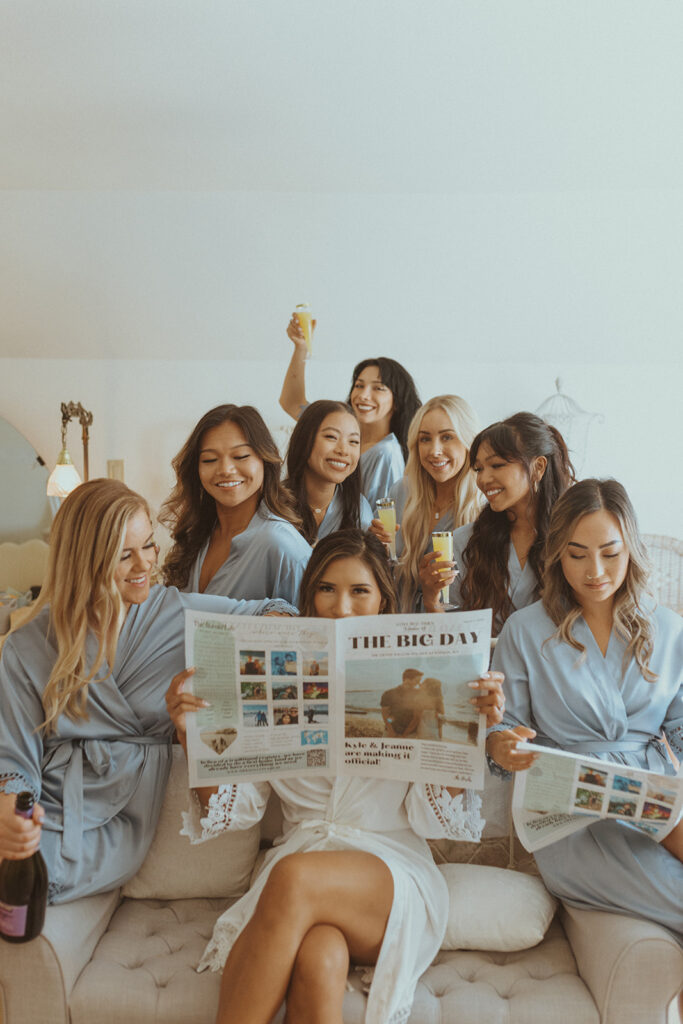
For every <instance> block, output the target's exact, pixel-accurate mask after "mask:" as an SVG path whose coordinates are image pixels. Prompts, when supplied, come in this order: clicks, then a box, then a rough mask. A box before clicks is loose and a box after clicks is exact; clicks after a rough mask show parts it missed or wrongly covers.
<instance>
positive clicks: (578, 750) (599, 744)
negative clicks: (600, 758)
mask: <svg viewBox="0 0 683 1024" xmlns="http://www.w3.org/2000/svg"><path fill="white" fill-rule="evenodd" d="M650 744H652V745H653V746H655V747H657V749H658V750H659V751H660V753H661V752H663V749H664V746H663V744H662V741H661V740H660V738H659V737H658V736H649V737H648V738H647V739H643V740H584V741H583V742H582V743H563V744H562V747H561V748H560V749H561V750H566V751H567V753H568V754H619V753H626V752H627V751H634V750H645V749H646V748H647V747H649V746H650Z"/></svg>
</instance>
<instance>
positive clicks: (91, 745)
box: [46, 734, 171, 861]
mask: <svg viewBox="0 0 683 1024" xmlns="http://www.w3.org/2000/svg"><path fill="white" fill-rule="evenodd" d="M112 743H136V744H138V746H142V747H158V746H162V745H166V746H168V747H169V748H170V746H171V736H170V735H168V736H136V735H134V734H130V735H126V734H119V735H117V736H98V737H96V738H93V739H84V740H69V741H66V742H64V741H62V742H58V743H56V744H47V745H46V750H47V753H48V754H49V755H50V765H51V767H61V766H62V765H65V766H66V769H65V772H64V784H63V808H64V813H63V819H62V856H63V857H64V859H65V860H70V861H77V860H78V859H79V857H80V853H81V844H82V838H83V761H87V762H88V764H89V765H90V767H91V768H92V769H93V771H94V772H95V774H96V775H98V776H103V775H106V773H107V772H109V771H111V772H115V771H116V761H115V759H114V757H113V754H112V750H111V744H112Z"/></svg>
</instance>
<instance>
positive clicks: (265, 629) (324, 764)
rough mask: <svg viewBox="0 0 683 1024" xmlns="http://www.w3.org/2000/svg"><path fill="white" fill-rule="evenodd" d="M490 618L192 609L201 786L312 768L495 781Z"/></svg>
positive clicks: (194, 723) (193, 756)
mask: <svg viewBox="0 0 683 1024" xmlns="http://www.w3.org/2000/svg"><path fill="white" fill-rule="evenodd" d="M490 634H491V612H490V611H489V610H484V611H476V612H456V613H454V614H449V615H434V616H429V615H377V616H363V617H358V618H348V619H303V618H275V617H257V618H253V617H251V616H230V615H217V614H209V613H201V612H196V611H187V612H186V619H185V649H186V660H187V664H188V666H194V668H195V670H196V671H195V674H194V676H192V678H191V680H190V681H189V684H186V685H190V686H191V689H192V690H193V692H194V693H195V694H196V695H197V696H200V697H202V698H203V699H204V700H206V701H208V703H209V704H210V707H208V708H205V709H202V710H201V711H198V712H196V713H193V714H189V715H188V716H187V741H188V761H189V775H190V786H192V787H197V786H211V785H216V784H218V783H221V782H234V781H238V780H249V781H251V782H258V781H263V780H268V779H272V778H273V777H280V778H284V777H287V776H305V775H310V774H312V773H315V774H327V775H340V774H346V775H366V776H367V775H374V776H376V777H377V778H387V779H404V780H408V781H424V782H434V783H442V784H445V785H453V786H466V787H472V788H479V789H481V788H482V787H483V784H484V765H485V753H484V748H485V742H486V719H485V716H484V715H480V714H479V712H478V710H477V709H476V708H475V707H474V706H473V705H472V704H471V703H470V698H471V697H473V696H476V695H477V691H476V690H473V689H472V688H470V687H469V686H468V683H469V682H470V681H472V680H474V679H477V678H478V677H479V676H481V675H482V674H483V673H484V672H485V671H486V670H487V668H488V661H489V649H490Z"/></svg>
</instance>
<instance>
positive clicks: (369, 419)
mask: <svg viewBox="0 0 683 1024" xmlns="http://www.w3.org/2000/svg"><path fill="white" fill-rule="evenodd" d="M349 401H350V403H351V405H352V407H353V411H354V412H355V414H356V416H357V417H358V421H359V423H360V424H361V426H363V425H365V424H367V425H370V424H374V423H378V422H380V421H382V420H384V421H386V422H385V426H386V432H387V433H388V432H389V423H390V421H391V414H392V412H393V411H394V396H393V394H392V393H391V391H390V390H389V388H388V387H387V386H386V384H383V383H382V374H381V373H380V369H379V366H373V365H371V366H366V367H365V369H364V370H362V371H361V372H360V374H359V375H358V376H357V377H356V379H355V381H354V382H353V387H352V388H351V396H350V398H349Z"/></svg>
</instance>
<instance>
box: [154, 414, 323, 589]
mask: <svg viewBox="0 0 683 1024" xmlns="http://www.w3.org/2000/svg"><path fill="white" fill-rule="evenodd" d="M281 464H282V460H281V459H280V455H279V452H278V450H277V446H276V444H275V442H274V441H273V438H272V437H271V435H270V432H269V430H268V428H267V426H266V424H265V423H264V422H263V419H262V417H261V415H260V413H259V412H258V411H257V410H256V409H255V408H254V407H253V406H251V405H243V406H237V405H219V406H217V407H216V408H215V409H211V410H210V411H209V412H207V413H206V415H204V416H202V418H201V419H200V420H199V422H198V423H197V425H196V426H195V428H194V430H193V431H192V433H191V434H190V436H189V438H188V439H187V441H186V442H185V444H184V445H183V447H182V448H181V450H180V452H179V453H178V455H176V457H175V459H174V460H173V468H174V469H175V473H176V485H175V487H174V489H173V491H172V492H171V494H170V496H169V497H168V498H167V499H166V501H165V502H164V505H163V506H162V510H161V514H160V516H159V519H160V521H161V522H162V523H164V524H165V525H166V526H168V528H169V529H170V531H171V536H172V537H173V541H174V543H173V547H172V548H171V550H170V552H169V554H168V557H167V558H166V562H165V564H164V568H163V574H164V579H165V582H166V583H168V584H171V585H172V586H176V587H178V588H179V589H180V590H187V591H193V592H196V593H208V594H222V595H224V596H226V597H234V598H263V597H281V598H284V599H285V600H287V601H290V602H292V603H294V601H295V600H296V596H297V593H298V589H299V583H300V581H301V576H302V574H303V571H304V569H305V567H306V563H307V561H308V558H309V556H310V553H311V549H310V546H309V544H308V543H307V542H306V541H305V540H304V539H303V537H302V536H301V534H300V532H299V527H300V525H301V520H300V519H299V517H298V515H297V514H296V511H295V509H294V503H293V499H292V496H291V494H290V493H289V491H288V490H287V489H286V488H285V487H284V486H283V485H282V483H281V481H280V467H281Z"/></svg>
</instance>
